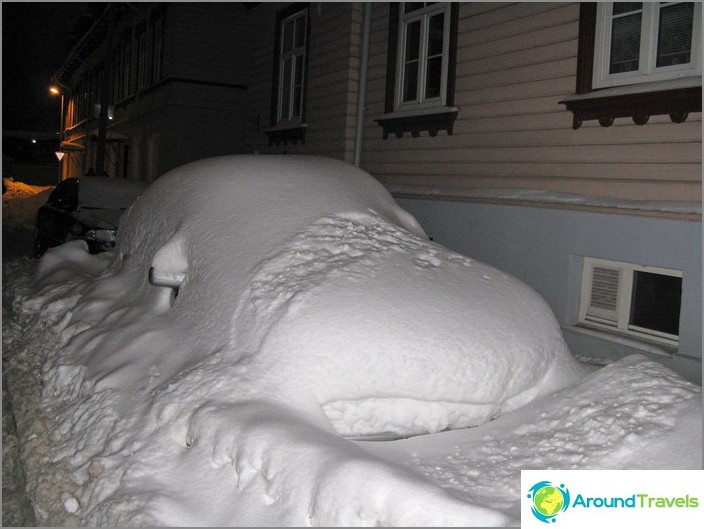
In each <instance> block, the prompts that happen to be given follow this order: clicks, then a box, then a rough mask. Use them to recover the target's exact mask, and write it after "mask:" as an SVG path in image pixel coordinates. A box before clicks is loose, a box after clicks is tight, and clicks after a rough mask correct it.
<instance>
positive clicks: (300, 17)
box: [265, 4, 310, 144]
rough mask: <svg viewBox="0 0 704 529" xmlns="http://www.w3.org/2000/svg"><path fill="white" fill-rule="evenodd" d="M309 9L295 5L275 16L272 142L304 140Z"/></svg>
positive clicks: (270, 134)
mask: <svg viewBox="0 0 704 529" xmlns="http://www.w3.org/2000/svg"><path fill="white" fill-rule="evenodd" d="M309 26H310V19H309V16H308V7H307V6H306V5H305V4H294V5H292V6H289V7H288V8H286V9H284V10H283V11H281V12H279V13H278V15H277V17H276V42H275V50H276V51H275V58H274V72H273V76H272V79H273V85H272V91H271V93H272V97H271V120H270V121H271V128H270V129H267V130H266V131H265V132H266V134H267V135H268V136H269V143H270V144H272V143H276V144H279V143H284V144H285V143H288V142H289V141H291V142H292V143H297V142H298V141H301V142H303V141H305V128H306V125H305V107H306V84H307V69H308V42H309V40H310V39H309V37H308V35H309V33H310V27H309Z"/></svg>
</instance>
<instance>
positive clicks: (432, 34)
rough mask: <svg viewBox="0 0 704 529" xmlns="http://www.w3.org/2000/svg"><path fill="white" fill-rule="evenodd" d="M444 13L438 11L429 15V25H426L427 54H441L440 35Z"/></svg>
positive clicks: (430, 55) (441, 33)
mask: <svg viewBox="0 0 704 529" xmlns="http://www.w3.org/2000/svg"><path fill="white" fill-rule="evenodd" d="M444 21H445V15H444V14H442V13H440V14H439V15H434V16H432V17H430V25H429V27H428V56H429V57H432V56H433V55H440V54H442V40H443V39H442V35H443V24H444Z"/></svg>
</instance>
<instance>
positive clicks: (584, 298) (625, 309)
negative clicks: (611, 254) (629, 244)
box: [579, 257, 682, 347]
mask: <svg viewBox="0 0 704 529" xmlns="http://www.w3.org/2000/svg"><path fill="white" fill-rule="evenodd" d="M595 267H600V268H606V269H609V270H614V271H618V273H619V283H618V295H617V303H616V310H615V311H613V312H612V313H608V312H609V311H606V310H602V311H601V313H600V312H599V310H598V309H595V308H593V307H591V293H592V278H593V273H592V270H593V269H594V268H595ZM634 272H649V273H653V274H661V275H667V276H672V277H679V278H682V272H681V271H678V270H671V269H667V268H659V267H654V266H641V265H637V264H633V263H624V262H619V261H609V260H606V259H596V258H593V257H585V258H584V268H583V271H582V293H581V297H580V306H579V323H580V324H581V325H585V326H587V327H593V328H597V329H605V330H609V331H612V332H615V333H618V334H622V335H627V336H633V337H637V338H640V339H644V340H648V341H652V342H656V343H660V344H664V345H668V346H672V347H677V346H678V345H679V336H677V335H673V334H668V333H663V332H659V331H656V330H653V329H646V328H642V327H638V326H636V325H631V324H630V323H629V320H630V312H631V301H632V295H633V278H634ZM590 311H591V314H590Z"/></svg>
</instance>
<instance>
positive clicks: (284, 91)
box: [281, 60, 291, 119]
mask: <svg viewBox="0 0 704 529" xmlns="http://www.w3.org/2000/svg"><path fill="white" fill-rule="evenodd" d="M290 106H291V61H290V60H285V61H284V63H283V71H282V75H281V119H289V118H290V117H291V114H290V110H289V107H290Z"/></svg>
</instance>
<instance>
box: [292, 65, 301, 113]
mask: <svg viewBox="0 0 704 529" xmlns="http://www.w3.org/2000/svg"><path fill="white" fill-rule="evenodd" d="M294 83H295V84H294V89H293V116H294V117H300V116H301V101H302V94H303V56H302V55H298V56H297V57H296V75H295V76H294Z"/></svg>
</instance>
